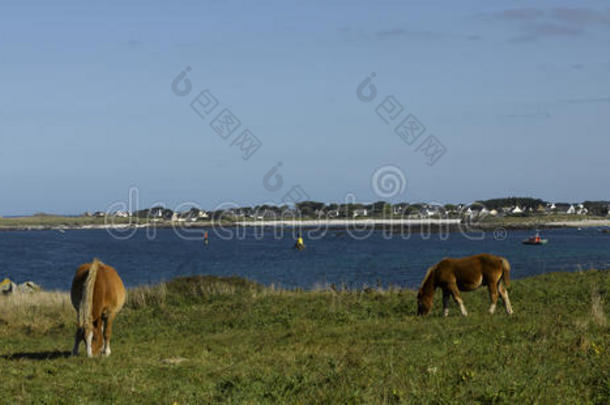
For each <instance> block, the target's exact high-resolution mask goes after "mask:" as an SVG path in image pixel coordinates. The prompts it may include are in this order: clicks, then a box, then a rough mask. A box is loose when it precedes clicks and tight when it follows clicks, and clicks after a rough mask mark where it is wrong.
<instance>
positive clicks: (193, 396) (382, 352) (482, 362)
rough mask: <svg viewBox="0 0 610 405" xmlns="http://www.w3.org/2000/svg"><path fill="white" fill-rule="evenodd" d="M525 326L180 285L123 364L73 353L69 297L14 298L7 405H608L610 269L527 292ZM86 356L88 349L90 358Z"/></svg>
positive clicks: (398, 302)
mask: <svg viewBox="0 0 610 405" xmlns="http://www.w3.org/2000/svg"><path fill="white" fill-rule="evenodd" d="M509 293H510V297H511V300H512V303H513V307H514V310H515V315H514V316H512V317H508V316H506V315H505V314H504V312H503V311H502V308H500V307H499V308H498V312H497V313H496V314H495V315H494V316H490V315H488V314H487V313H486V310H487V307H488V298H487V293H486V291H484V290H482V289H480V290H478V291H476V292H472V293H466V294H464V301H465V304H466V307H467V308H468V310H469V313H470V315H469V317H467V318H462V317H461V316H459V315H458V310H457V308H456V307H455V306H452V308H451V314H450V316H449V318H446V319H445V318H441V317H440V312H441V309H440V306H441V305H440V293H439V294H437V297H436V303H435V308H434V310H433V313H432V315H431V316H429V317H426V318H419V317H417V316H415V308H416V304H415V292H414V291H412V290H407V289H389V290H378V289H365V290H358V291H335V290H331V289H328V290H320V291H305V292H303V291H285V290H278V289H274V288H269V287H261V286H259V285H257V284H254V283H250V282H247V281H245V280H242V279H237V278H230V279H219V278H215V277H201V278H190V279H177V280H174V281H171V282H169V283H168V284H163V285H159V286H155V287H152V288H138V289H135V290H131V291H130V293H129V294H130V298H129V302H128V305H127V307H126V308H125V309H124V310H123V311H122V312H121V313H120V314H119V316H118V318H117V322H116V324H115V330H114V332H115V333H114V339H113V344H112V350H113V354H112V355H111V356H110V357H109V358H95V359H88V358H86V357H84V356H83V355H82V353H81V356H80V357H77V358H69V357H64V354H65V353H66V352H67V351H68V350H70V349H71V345H72V335H73V332H74V318H75V317H74V313H73V310H72V309H71V307H70V304H69V299H68V298H67V295H65V294H64V295H61V294H44V293H43V294H39V295H32V296H28V297H27V298H22V299H21V300H16V299H11V300H8V299H6V298H4V297H0V356H1V357H0V370H1V375H0V379H1V380H0V381H1V384H0V386H1V390H0V392H1V394H2V401H6V402H10V403H14V402H22V403H32V402H36V403H39V402H42V403H59V402H61V403H65V402H67V403H89V402H91V403H102V402H115V403H134V402H135V403H168V404H171V403H178V404H185V403H206V402H218V401H223V402H230V403H310V402H315V403H335V402H339V403H535V402H538V403H557V402H559V403H607V402H608V401H609V400H610V338H609V336H608V332H609V327H608V324H607V321H606V315H605V314H606V313H607V311H608V305H607V304H606V303H605V300H607V297H608V294H610V272H605V271H587V272H581V273H553V274H546V275H543V276H538V277H533V278H529V279H524V280H517V281H513V283H512V286H511V288H510V290H509ZM81 352H82V348H81Z"/></svg>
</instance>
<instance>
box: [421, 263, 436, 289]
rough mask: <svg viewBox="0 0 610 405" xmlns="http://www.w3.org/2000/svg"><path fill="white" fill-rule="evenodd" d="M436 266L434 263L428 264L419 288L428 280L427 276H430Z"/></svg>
mask: <svg viewBox="0 0 610 405" xmlns="http://www.w3.org/2000/svg"><path fill="white" fill-rule="evenodd" d="M435 268H436V264H435V265H434V266H430V267H428V270H427V271H426V277H424V279H423V281H422V282H421V285H420V286H419V288H423V287H424V284H426V281H428V278H430V275H431V274H432V271H433V270H434V269H435Z"/></svg>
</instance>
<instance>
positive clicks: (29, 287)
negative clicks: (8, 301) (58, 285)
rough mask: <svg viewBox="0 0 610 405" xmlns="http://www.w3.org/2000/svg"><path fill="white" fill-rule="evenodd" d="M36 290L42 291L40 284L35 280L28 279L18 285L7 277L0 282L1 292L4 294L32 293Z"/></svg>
mask: <svg viewBox="0 0 610 405" xmlns="http://www.w3.org/2000/svg"><path fill="white" fill-rule="evenodd" d="M36 291H40V286H39V285H38V284H36V283H35V282H33V281H26V282H25V283H21V284H19V285H17V284H15V283H13V282H12V281H11V280H9V279H8V278H5V279H4V281H2V283H0V292H2V294H3V295H10V294H14V293H26V294H30V293H33V292H36Z"/></svg>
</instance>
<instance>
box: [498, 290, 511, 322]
mask: <svg viewBox="0 0 610 405" xmlns="http://www.w3.org/2000/svg"><path fill="white" fill-rule="evenodd" d="M498 289H499V290H500V297H502V301H504V308H506V313H507V314H508V315H512V314H513V307H512V305H510V299H508V291H506V288H505V287H504V284H502V283H500V284H498Z"/></svg>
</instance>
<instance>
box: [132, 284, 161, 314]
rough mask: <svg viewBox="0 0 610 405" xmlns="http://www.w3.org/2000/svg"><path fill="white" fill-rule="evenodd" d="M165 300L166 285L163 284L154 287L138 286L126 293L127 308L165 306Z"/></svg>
mask: <svg viewBox="0 0 610 405" xmlns="http://www.w3.org/2000/svg"><path fill="white" fill-rule="evenodd" d="M166 299H167V285H166V284H165V283H161V284H157V285H155V286H140V287H135V288H131V289H129V291H127V308H131V309H140V308H145V307H147V306H151V305H156V306H159V307H163V306H165V300H166Z"/></svg>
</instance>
